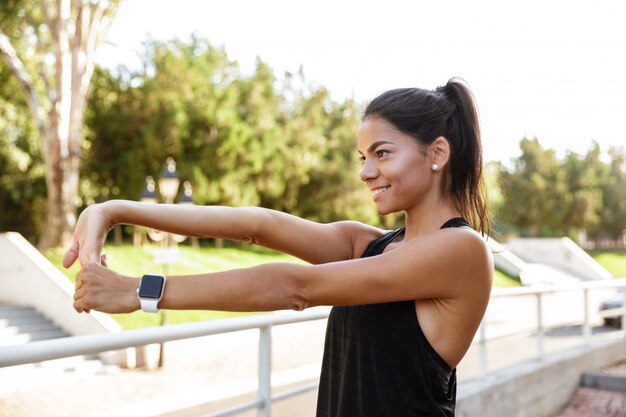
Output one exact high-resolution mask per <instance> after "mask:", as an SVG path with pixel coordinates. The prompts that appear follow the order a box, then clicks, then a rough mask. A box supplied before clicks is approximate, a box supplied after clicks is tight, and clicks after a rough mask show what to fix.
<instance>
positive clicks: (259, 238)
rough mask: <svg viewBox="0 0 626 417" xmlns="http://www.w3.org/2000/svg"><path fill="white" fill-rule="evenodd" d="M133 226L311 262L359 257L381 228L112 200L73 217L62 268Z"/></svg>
mask: <svg viewBox="0 0 626 417" xmlns="http://www.w3.org/2000/svg"><path fill="white" fill-rule="evenodd" d="M116 224H134V225H139V226H145V227H150V228H153V229H158V230H163V231H166V232H171V233H176V234H180V235H185V236H198V237H200V236H201V237H215V238H225V239H231V240H238V241H245V242H250V243H255V244H258V245H261V246H265V247H269V248H272V249H276V250H279V251H281V252H285V253H288V254H290V255H293V256H296V257H298V258H300V259H303V260H305V261H307V262H310V263H315V264H318V263H326V262H332V261H337V260H343V259H351V258H353V257H356V256H360V254H361V252H362V251H363V250H364V249H365V246H364V245H365V244H366V243H367V242H369V241H371V240H372V239H374V238H375V237H377V236H380V235H381V234H382V231H380V230H379V229H376V228H374V227H370V226H366V225H364V224H361V223H357V222H337V223H330V224H320V223H315V222H311V221H308V220H304V219H301V218H299V217H296V216H292V215H289V214H287V213H282V212H279V211H275V210H270V209H265V208H260V207H223V206H194V205H190V206H182V205H176V204H146V203H139V202H134V201H125V200H112V201H108V202H105V203H101V204H96V205H93V206H90V207H88V208H87V209H86V210H85V211H83V213H81V216H80V217H79V219H78V222H77V226H76V229H75V232H74V242H73V244H72V247H71V248H70V250H69V251H68V253H67V254H66V257H65V258H64V262H63V264H64V265H65V266H66V267H67V266H70V265H71V264H72V263H74V262H75V261H76V259H78V258H80V260H81V263H82V264H85V263H86V262H88V261H92V262H97V261H98V260H99V256H100V252H101V251H102V245H103V243H104V240H105V238H106V234H107V233H108V231H109V230H110V229H111V228H112V227H113V226H115V225H116Z"/></svg>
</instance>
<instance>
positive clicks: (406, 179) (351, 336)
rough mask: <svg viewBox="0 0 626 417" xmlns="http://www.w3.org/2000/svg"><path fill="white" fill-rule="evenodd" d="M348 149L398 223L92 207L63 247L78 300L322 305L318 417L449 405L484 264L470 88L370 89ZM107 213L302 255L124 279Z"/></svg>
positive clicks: (121, 305) (128, 305)
mask: <svg viewBox="0 0 626 417" xmlns="http://www.w3.org/2000/svg"><path fill="white" fill-rule="evenodd" d="M358 152H359V153H360V154H361V160H362V162H363V167H362V169H361V172H360V174H359V175H360V178H361V180H362V181H363V182H364V184H365V185H366V186H367V187H368V188H369V189H370V190H371V192H372V199H373V201H374V204H375V205H376V207H377V209H378V212H379V213H380V214H381V215H385V214H388V213H396V212H401V213H404V214H405V225H404V226H403V227H401V228H399V229H397V230H394V231H385V230H380V229H377V228H374V227H371V226H368V225H365V224H362V223H358V222H354V221H342V222H336V223H330V224H320V223H315V222H311V221H308V220H305V219H302V218H299V217H296V216H292V215H290V214H287V213H282V212H278V211H273V210H268V209H264V208H260V207H218V206H206V207H201V206H178V205H155V204H142V203H136V202H131V201H115V200H113V201H108V202H105V203H102V204H96V205H93V206H90V207H88V208H87V209H86V210H85V211H84V212H83V213H82V214H81V216H80V218H79V220H78V223H77V226H76V230H75V232H74V241H73V244H72V246H71V247H70V249H69V250H68V251H67V253H66V254H65V257H64V260H63V263H64V266H66V267H69V266H71V265H72V264H73V263H74V262H75V261H76V260H79V261H80V264H81V270H80V271H79V272H78V274H77V276H76V292H75V297H74V298H75V302H74V307H75V309H76V311H78V312H83V311H89V310H91V309H95V310H101V311H105V312H110V313H124V312H132V311H136V310H138V309H140V308H141V309H143V310H144V311H149V312H154V311H158V309H159V308H166V309H175V310H187V309H193V310H204V309H206V310H225V311H269V310H280V309H294V310H303V309H305V308H308V307H311V306H317V305H331V306H334V307H333V309H332V312H331V314H330V317H329V320H328V329H327V336H326V344H325V351H324V360H323V364H322V374H321V378H320V387H319V397H318V405H317V415H318V417H323V416H329V417H330V416H332V417H366V416H371V417H374V416H375V417H380V416H425V415H428V416H435V415H437V416H453V415H454V408H455V399H456V371H455V367H456V366H457V364H458V363H459V362H460V360H461V359H462V358H463V356H464V355H465V353H466V352H467V349H468V348H469V345H470V343H471V341H472V339H473V337H474V334H475V332H476V330H477V328H478V326H479V324H480V321H481V319H482V317H483V315H484V312H485V310H486V308H487V302H488V300H489V295H490V290H491V283H492V274H493V261H492V257H491V253H490V251H489V249H488V247H487V245H486V243H485V241H484V235H485V234H486V231H487V230H488V224H487V218H486V203H485V198H484V195H483V188H482V153H481V145H480V132H479V129H478V124H477V118H476V109H475V107H474V101H473V98H472V95H471V93H470V91H469V89H468V88H467V87H466V86H465V85H464V84H463V83H462V82H460V81H459V80H455V79H453V80H450V81H449V82H448V83H447V84H446V85H445V86H443V87H439V88H437V89H436V90H432V91H431V90H422V89H416V88H412V89H399V90H391V91H389V92H387V93H384V94H382V95H381V96H379V97H377V98H376V99H374V100H373V101H372V102H371V103H370V105H369V106H368V107H367V110H366V112H365V115H364V117H363V120H362V124H361V127H360V129H359V132H358ZM116 224H136V225H142V226H145V227H150V228H154V229H159V230H165V231H168V232H171V233H176V234H181V235H189V236H208V237H214V238H225V239H232V240H239V241H246V242H253V243H255V244H258V245H261V246H265V247H268V248H272V249H276V250H279V251H281V252H284V253H287V254H290V255H293V256H296V257H298V258H300V259H302V260H304V261H306V262H308V263H309V264H295V263H284V262H276V263H268V264H263V265H258V266H253V267H248V268H238V269H232V270H228V271H222V272H214V273H204V274H199V275H181V276H168V277H159V276H155V275H148V274H146V275H143V276H142V277H141V278H135V277H129V276H124V275H122V274H119V273H117V272H115V271H113V270H111V269H110V268H108V267H107V265H106V262H105V261H104V258H103V257H102V253H101V252H102V244H103V242H104V240H105V237H106V234H107V232H108V231H109V230H110V229H111V228H112V227H113V226H114V225H116ZM476 230H477V231H478V232H477V231H476ZM479 232H480V233H479ZM153 286H155V287H154V288H153ZM150 289H151V290H153V291H148V290H150Z"/></svg>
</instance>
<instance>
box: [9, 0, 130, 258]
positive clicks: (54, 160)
mask: <svg viewBox="0 0 626 417" xmlns="http://www.w3.org/2000/svg"><path fill="white" fill-rule="evenodd" d="M118 1H119V0H109V1H90V2H84V1H76V2H74V4H73V5H72V0H44V1H41V2H40V6H41V16H42V17H43V23H42V24H41V25H34V26H32V27H33V31H34V33H35V34H41V33H49V34H50V38H49V42H48V43H45V42H44V41H42V39H40V38H37V41H36V44H37V48H38V51H39V53H40V54H39V55H40V56H38V57H37V58H36V60H37V59H38V60H39V62H38V67H39V74H38V75H39V76H40V81H42V83H41V84H43V85H44V86H45V89H46V90H45V92H44V93H42V92H41V90H39V91H37V89H36V88H35V84H36V83H35V82H34V81H33V77H32V76H31V74H30V73H29V72H28V70H27V69H26V68H25V66H24V65H23V63H22V61H21V59H20V58H19V56H18V54H17V52H16V51H15V49H14V48H13V46H12V45H11V42H10V40H9V38H8V37H7V36H6V35H4V34H3V33H2V31H0V57H1V58H2V59H4V61H5V62H6V63H7V64H8V66H9V68H10V69H11V71H12V72H13V74H14V75H15V76H16V77H17V79H18V80H19V82H20V84H21V86H22V89H23V91H24V93H25V98H26V101H27V102H28V106H29V109H30V111H31V114H32V116H33V120H34V122H35V124H36V126H37V130H38V131H39V135H40V137H41V144H42V146H41V152H42V156H43V159H44V162H45V166H46V186H47V192H48V206H47V213H46V222H45V226H44V229H43V231H42V235H41V236H40V241H39V249H40V250H46V249H50V248H53V247H59V246H66V245H68V244H69V242H70V239H71V233H72V229H73V228H74V225H75V224H76V206H77V197H78V182H79V170H80V153H81V152H80V151H81V147H80V141H81V128H82V124H83V115H84V112H85V106H86V103H87V92H88V88H89V82H90V80H91V75H92V74H93V67H94V64H93V54H94V50H95V46H96V43H97V42H96V41H97V37H98V33H99V31H100V28H101V26H102V23H103V20H104V19H105V18H106V17H107V14H108V13H110V12H112V10H113V9H114V8H115V7H116V5H117V3H118ZM51 4H54V12H53V13H51V10H52V8H49V5H51ZM72 12H74V15H72ZM41 26H45V27H47V30H44V31H40V27H41ZM47 46H49V47H51V48H49V49H46V47H47ZM46 52H48V53H52V54H53V55H54V66H53V67H50V68H48V70H47V71H46V68H45V66H46V62H45V59H44V58H45V57H44V56H43V55H44V54H45V53H46ZM48 75H50V78H53V79H54V83H51V82H49V80H48ZM44 103H45V104H44ZM46 104H49V106H46ZM46 107H47V108H49V110H48V111H47V112H46V111H45V110H44V109H45V108H46ZM46 113H47V114H46Z"/></svg>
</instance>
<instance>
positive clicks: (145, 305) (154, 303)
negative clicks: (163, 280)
mask: <svg viewBox="0 0 626 417" xmlns="http://www.w3.org/2000/svg"><path fill="white" fill-rule="evenodd" d="M159 301H161V300H160V299H159V300H151V299H149V298H140V299H139V302H140V303H141V309H142V310H143V311H145V312H146V313H158V312H159Z"/></svg>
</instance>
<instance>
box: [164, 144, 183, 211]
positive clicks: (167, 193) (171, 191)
mask: <svg viewBox="0 0 626 417" xmlns="http://www.w3.org/2000/svg"><path fill="white" fill-rule="evenodd" d="M166 162H167V167H165V169H164V170H163V172H162V173H161V178H159V192H160V193H161V197H163V199H164V200H165V202H166V203H167V204H172V203H173V202H174V198H176V194H177V193H178V185H179V184H180V180H179V179H178V175H176V162H174V158H172V157H171V156H170V157H169V158H167V161H166Z"/></svg>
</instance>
